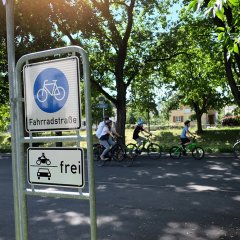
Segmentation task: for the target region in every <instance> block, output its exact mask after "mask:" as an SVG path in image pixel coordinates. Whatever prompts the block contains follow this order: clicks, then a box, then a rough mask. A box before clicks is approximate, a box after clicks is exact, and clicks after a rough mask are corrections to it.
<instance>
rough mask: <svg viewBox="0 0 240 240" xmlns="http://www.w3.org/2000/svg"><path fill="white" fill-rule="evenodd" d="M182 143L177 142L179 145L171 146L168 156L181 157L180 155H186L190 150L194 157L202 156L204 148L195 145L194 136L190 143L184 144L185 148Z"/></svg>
mask: <svg viewBox="0 0 240 240" xmlns="http://www.w3.org/2000/svg"><path fill="white" fill-rule="evenodd" d="M183 145H184V144H183V143H182V142H179V146H173V147H171V149H170V157H171V158H173V159H178V158H180V157H181V155H187V153H189V152H191V154H192V156H193V158H194V159H197V160H200V159H202V158H203V157H204V154H205V152H204V149H203V148H201V147H199V146H198V145H197V142H196V137H194V138H193V140H192V142H191V143H189V144H188V145H185V149H184V147H183Z"/></svg>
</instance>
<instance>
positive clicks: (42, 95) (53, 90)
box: [37, 80, 65, 103]
mask: <svg viewBox="0 0 240 240" xmlns="http://www.w3.org/2000/svg"><path fill="white" fill-rule="evenodd" d="M47 82H48V80H45V81H44V83H43V87H42V88H40V89H39V90H38V92H37V99H38V101H39V102H42V103H43V102H45V101H46V100H47V98H48V94H49V95H50V96H53V97H54V98H55V99H56V100H57V101H61V100H63V99H64V97H65V90H64V88H63V87H60V86H58V85H57V80H52V82H51V83H47Z"/></svg>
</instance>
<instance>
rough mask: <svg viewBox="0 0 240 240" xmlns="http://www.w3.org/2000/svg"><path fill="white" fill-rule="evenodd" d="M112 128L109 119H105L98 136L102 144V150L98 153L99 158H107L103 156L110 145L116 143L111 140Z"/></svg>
mask: <svg viewBox="0 0 240 240" xmlns="http://www.w3.org/2000/svg"><path fill="white" fill-rule="evenodd" d="M111 128H112V121H111V120H106V121H105V125H104V127H103V129H102V132H101V134H100V137H99V142H100V144H101V145H103V146H104V148H105V149H104V150H103V152H102V154H101V155H100V158H101V160H107V159H108V158H106V157H105V155H106V154H107V153H108V152H109V150H110V147H111V146H114V145H115V144H116V143H115V142H114V141H113V140H112V138H113V137H114V136H113V133H112V131H111Z"/></svg>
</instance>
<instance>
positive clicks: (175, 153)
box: [169, 146, 182, 159]
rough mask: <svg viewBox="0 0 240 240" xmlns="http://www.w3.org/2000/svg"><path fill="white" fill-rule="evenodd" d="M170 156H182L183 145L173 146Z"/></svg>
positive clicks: (174, 157)
mask: <svg viewBox="0 0 240 240" xmlns="http://www.w3.org/2000/svg"><path fill="white" fill-rule="evenodd" d="M169 152H170V157H171V158H173V159H178V158H180V156H181V154H182V149H181V147H177V146H173V147H171V148H170V151H169Z"/></svg>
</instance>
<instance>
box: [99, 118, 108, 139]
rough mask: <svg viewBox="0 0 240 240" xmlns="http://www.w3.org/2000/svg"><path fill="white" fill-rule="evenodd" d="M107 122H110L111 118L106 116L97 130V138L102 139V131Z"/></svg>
mask: <svg viewBox="0 0 240 240" xmlns="http://www.w3.org/2000/svg"><path fill="white" fill-rule="evenodd" d="M107 120H109V117H108V116H104V117H103V121H102V122H100V123H99V124H98V128H97V131H96V136H97V138H98V139H100V137H101V133H102V130H103V128H104V126H105V121H107Z"/></svg>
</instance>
